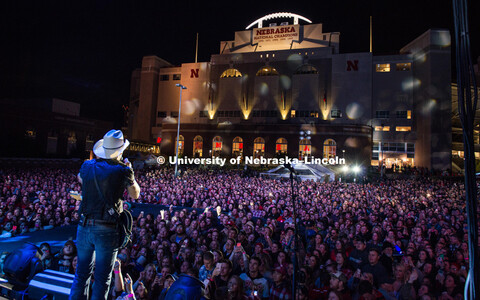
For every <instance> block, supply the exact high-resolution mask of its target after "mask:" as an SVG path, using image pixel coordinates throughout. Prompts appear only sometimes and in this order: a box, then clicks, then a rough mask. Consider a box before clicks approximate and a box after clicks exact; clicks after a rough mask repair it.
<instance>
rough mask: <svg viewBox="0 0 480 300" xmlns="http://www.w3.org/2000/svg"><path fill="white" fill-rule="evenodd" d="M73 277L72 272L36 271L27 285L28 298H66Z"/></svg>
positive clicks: (56, 299) (61, 299) (57, 299)
mask: <svg viewBox="0 0 480 300" xmlns="http://www.w3.org/2000/svg"><path fill="white" fill-rule="evenodd" d="M74 277H75V276H74V275H72V274H68V273H64V272H58V271H53V270H45V271H44V272H42V273H38V274H37V275H35V277H33V279H32V280H31V281H30V284H29V286H28V299H55V300H63V299H65V300H68V296H69V295H70V289H71V288H72V284H73V278H74ZM44 297H45V298H44Z"/></svg>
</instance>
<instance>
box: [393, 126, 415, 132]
mask: <svg viewBox="0 0 480 300" xmlns="http://www.w3.org/2000/svg"><path fill="white" fill-rule="evenodd" d="M395 131H412V127H411V126H397V127H396V128H395Z"/></svg>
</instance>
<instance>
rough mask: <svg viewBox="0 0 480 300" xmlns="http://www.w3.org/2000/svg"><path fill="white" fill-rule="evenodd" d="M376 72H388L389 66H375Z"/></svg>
mask: <svg viewBox="0 0 480 300" xmlns="http://www.w3.org/2000/svg"><path fill="white" fill-rule="evenodd" d="M375 71H376V72H390V64H376V68H375Z"/></svg>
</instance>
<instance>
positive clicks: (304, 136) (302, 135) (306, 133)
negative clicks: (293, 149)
mask: <svg viewBox="0 0 480 300" xmlns="http://www.w3.org/2000/svg"><path fill="white" fill-rule="evenodd" d="M311 133H312V132H311V131H310V130H307V131H300V144H301V142H302V141H303V140H304V139H305V140H310V139H311V138H312V137H311V136H310V134H311ZM310 147H312V145H311V144H310ZM311 151H312V149H311V148H310V152H311ZM305 152H306V151H305V146H304V147H303V149H302V159H304V158H305V157H304V156H305V155H306V156H307V157H308V154H305Z"/></svg>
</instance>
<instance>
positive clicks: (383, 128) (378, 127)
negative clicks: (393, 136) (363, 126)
mask: <svg viewBox="0 0 480 300" xmlns="http://www.w3.org/2000/svg"><path fill="white" fill-rule="evenodd" d="M375 131H390V126H383V127H382V126H375Z"/></svg>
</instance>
